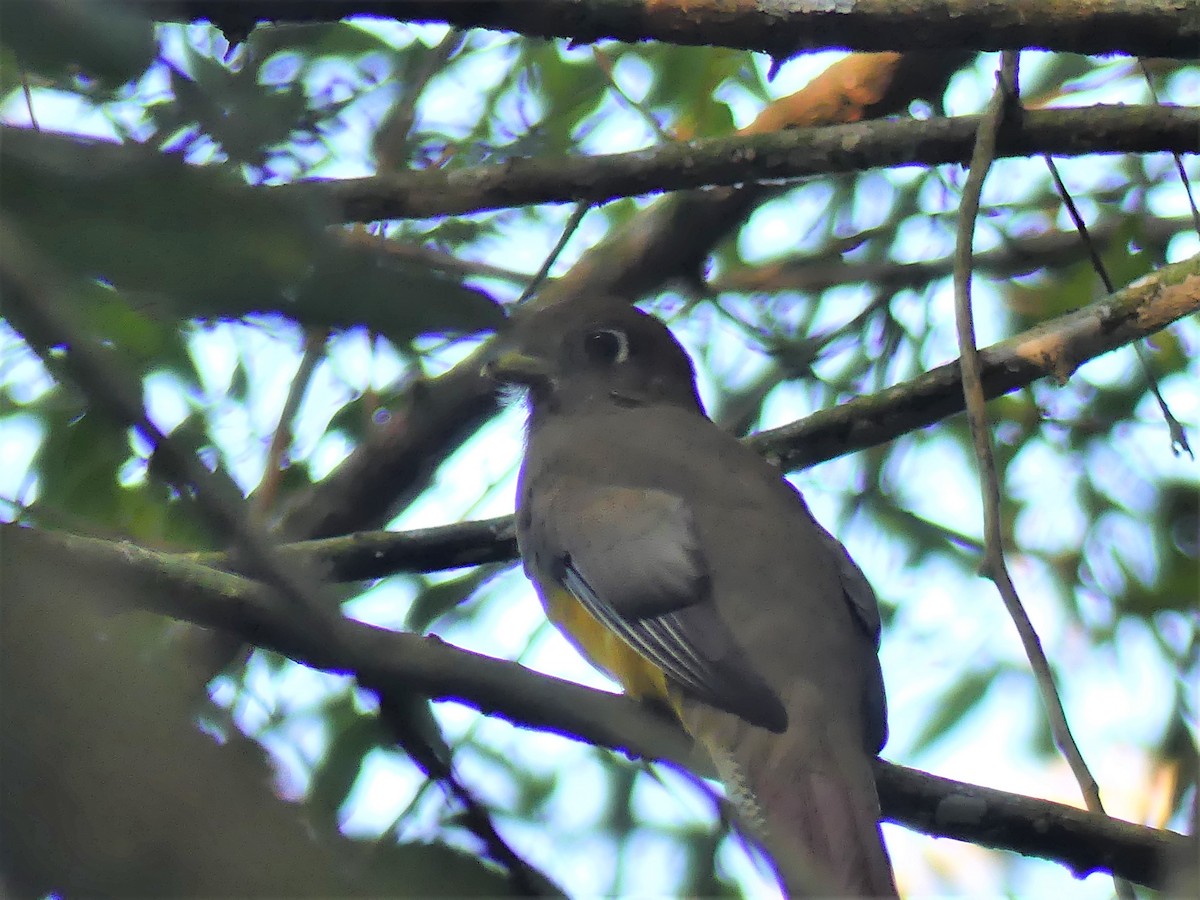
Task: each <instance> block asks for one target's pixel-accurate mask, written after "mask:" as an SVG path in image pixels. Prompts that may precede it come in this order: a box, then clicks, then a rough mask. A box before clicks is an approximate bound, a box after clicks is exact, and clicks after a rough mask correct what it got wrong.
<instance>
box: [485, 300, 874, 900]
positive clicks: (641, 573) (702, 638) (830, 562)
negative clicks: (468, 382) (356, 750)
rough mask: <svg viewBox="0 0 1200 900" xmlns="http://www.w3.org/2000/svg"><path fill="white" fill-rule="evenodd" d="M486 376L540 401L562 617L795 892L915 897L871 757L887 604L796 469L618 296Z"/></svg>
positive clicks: (548, 531)
mask: <svg viewBox="0 0 1200 900" xmlns="http://www.w3.org/2000/svg"><path fill="white" fill-rule="evenodd" d="M513 326H514V327H513V329H512V331H511V333H510V334H509V335H507V336H506V338H505V339H504V344H503V346H504V347H505V348H506V349H503V350H502V352H500V353H498V354H497V356H496V357H495V358H494V359H493V361H492V362H490V363H489V364H488V365H487V367H486V369H485V371H486V372H487V373H488V374H489V375H490V376H492V377H493V378H495V379H496V380H498V381H501V382H506V383H510V384H516V385H520V386H523V387H525V388H528V393H529V401H530V414H529V421H528V436H527V444H526V449H525V458H524V462H523V464H522V466H521V474H520V479H519V484H518V496H517V540H518V543H519V545H520V549H521V556H522V558H523V560H524V565H525V571H526V573H527V574H528V576H529V578H530V579H531V580H532V581H533V583H534V585H535V586H536V588H537V591H538V594H539V596H540V597H541V600H542V602H543V604H544V605H545V608H546V612H547V614H548V616H549V618H550V619H551V620H552V621H553V622H554V623H555V625H557V626H558V627H559V628H560V629H561V630H562V631H563V632H565V633H566V635H567V637H568V638H570V640H571V641H572V642H573V643H574V644H575V645H576V646H577V647H578V648H579V650H580V651H581V652H582V653H583V655H584V656H585V657H587V659H589V660H590V661H591V662H592V663H593V664H594V665H596V666H597V667H599V668H600V669H602V670H603V671H605V672H607V673H609V674H610V675H611V676H612V677H613V678H614V679H616V680H617V681H618V682H620V683H621V684H622V685H623V686H624V688H625V690H626V691H627V692H628V693H629V694H631V695H633V696H635V697H639V698H642V699H646V700H651V701H655V702H658V703H662V704H664V705H665V706H666V707H668V708H669V709H671V710H673V712H674V714H675V715H677V716H678V717H679V720H680V722H681V723H682V724H683V726H684V728H685V729H686V730H687V731H688V732H689V733H690V734H691V735H692V737H693V738H694V739H695V740H697V741H698V742H700V743H701V744H702V745H703V747H704V748H705V749H706V750H707V752H708V753H709V755H710V756H711V757H712V759H713V762H714V764H715V767H716V770H717V772H718V774H719V776H720V777H721V779H722V781H723V782H724V784H725V787H726V791H727V793H728V794H729V796H730V798H731V799H732V801H733V803H734V805H735V807H736V809H737V810H738V812H739V815H740V817H741V820H742V826H743V830H744V832H747V833H749V834H750V835H751V836H753V837H754V838H755V839H757V840H758V841H760V842H761V843H762V845H763V846H764V847H765V849H766V850H767V852H768V854H769V855H770V857H771V858H772V860H773V862H774V865H775V868H776V871H777V874H778V876H779V879H780V883H781V886H782V887H783V889H784V891H785V892H786V893H788V894H790V895H791V896H805V895H809V896H811V895H813V894H820V895H857V896H895V893H896V888H895V885H894V882H893V878H892V871H891V865H890V863H889V861H888V856H887V851H886V849H885V847H884V844H883V838H882V835H881V833H880V829H879V800H878V797H877V794H876V789H875V780H874V775H873V772H872V759H873V757H874V756H875V755H876V754H877V753H878V752H879V750H880V748H881V747H882V746H883V743H884V741H885V739H886V736H887V721H886V720H887V712H886V705H885V700H884V691H883V677H882V674H881V672H880V668H879V660H878V656H877V650H878V645H879V626H880V623H879V610H878V607H877V605H876V600H875V595H874V593H873V592H872V590H871V587H870V585H869V584H868V583H867V581H866V578H865V577H864V576H863V574H862V572H861V571H860V570H859V568H858V567H857V566H856V565H855V563H854V562H853V561H852V560H851V559H850V557H849V555H848V554H847V553H846V550H845V548H843V547H842V545H841V544H840V543H838V542H837V541H836V540H835V539H834V538H833V537H832V536H831V535H830V534H829V533H828V532H827V531H825V529H823V528H822V527H821V526H820V525H819V524H818V523H817V522H816V520H815V519H813V517H812V515H811V514H810V513H809V511H808V507H807V506H806V505H805V502H804V500H803V498H802V497H801V496H800V495H799V493H797V492H796V490H795V489H794V488H793V487H792V486H791V485H790V484H788V483H787V482H786V481H785V480H784V479H783V477H782V476H781V473H780V472H779V470H778V469H777V468H775V467H774V466H772V465H771V464H770V463H768V462H767V461H765V460H764V459H762V458H761V457H760V456H758V455H757V454H756V453H754V452H753V451H752V450H750V449H749V448H748V447H746V446H745V445H743V444H742V443H741V442H740V441H738V440H737V439H736V438H735V437H733V436H732V435H729V434H727V433H726V432H724V431H722V430H721V429H720V428H719V427H718V426H717V425H716V424H714V423H713V422H712V421H711V420H710V419H709V418H708V417H707V416H706V414H705V412H704V409H703V406H702V405H701V403H700V400H699V397H698V395H697V393H696V382H695V373H694V371H693V369H692V364H691V361H690V359H689V358H688V356H687V353H686V352H685V351H684V350H683V348H682V347H681V346H680V345H679V343H678V342H677V341H676V340H675V338H674V336H673V335H672V334H671V332H670V330H669V329H668V328H667V327H666V326H665V325H664V324H662V323H661V322H659V321H658V320H657V319H655V318H653V317H652V316H649V315H647V314H645V313H643V312H640V311H639V310H636V309H634V308H631V307H629V306H627V305H625V304H623V303H621V302H620V301H618V300H613V299H610V298H601V297H588V298H581V299H579V300H576V301H568V302H563V303H559V304H556V305H553V306H548V307H545V308H542V309H536V310H528V311H526V310H522V311H521V312H520V313H518V315H517V316H516V319H515V321H514V323H513Z"/></svg>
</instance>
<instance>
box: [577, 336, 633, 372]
mask: <svg viewBox="0 0 1200 900" xmlns="http://www.w3.org/2000/svg"><path fill="white" fill-rule="evenodd" d="M608 338H612V340H608ZM584 341H585V349H586V351H587V354H588V356H589V357H591V358H592V359H593V360H595V361H597V362H603V363H606V364H608V365H610V366H615V365H619V364H620V363H623V362H625V360H627V359H629V336H628V335H627V334H626V333H625V332H623V331H620V330H618V329H616V328H597V329H596V330H594V331H589V332H588V333H587V337H586V338H584Z"/></svg>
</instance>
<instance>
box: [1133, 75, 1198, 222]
mask: <svg viewBox="0 0 1200 900" xmlns="http://www.w3.org/2000/svg"><path fill="white" fill-rule="evenodd" d="M1137 62H1138V68H1140V69H1141V70H1142V76H1143V77H1144V78H1145V79H1146V87H1148V88H1149V89H1150V99H1151V100H1153V101H1154V102H1155V104H1156V105H1161V104H1162V101H1161V100H1159V99H1158V91H1156V90H1155V89H1154V79H1153V78H1151V77H1150V70H1149V69H1148V68H1146V61H1145V60H1144V59H1139V60H1138V61H1137ZM1171 156H1173V157H1174V158H1175V169H1176V171H1178V172H1179V180H1180V181H1181V182H1182V183H1183V190H1184V192H1185V193H1186V194H1187V198H1188V206H1190V207H1191V209H1192V224H1193V225H1194V226H1195V228H1196V234H1197V236H1200V209H1198V208H1197V207H1196V198H1195V196H1194V195H1193V194H1192V182H1191V179H1190V178H1188V173H1187V169H1185V168H1184V167H1183V157H1182V156H1180V155H1179V154H1178V153H1174V152H1172V153H1171Z"/></svg>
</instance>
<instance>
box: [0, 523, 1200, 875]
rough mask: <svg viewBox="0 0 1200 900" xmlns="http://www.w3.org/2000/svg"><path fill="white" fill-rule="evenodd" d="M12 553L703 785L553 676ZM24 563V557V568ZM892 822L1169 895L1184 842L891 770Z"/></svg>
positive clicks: (168, 571)
mask: <svg viewBox="0 0 1200 900" xmlns="http://www.w3.org/2000/svg"><path fill="white" fill-rule="evenodd" d="M0 539H3V540H22V541H36V542H38V543H40V544H42V546H43V547H45V548H46V549H48V550H49V551H52V552H53V553H54V554H55V555H54V556H53V557H52V558H54V559H61V560H69V561H70V564H71V565H73V566H78V567H80V568H81V569H83V570H86V571H88V572H90V573H92V574H93V576H94V577H96V578H99V579H104V580H105V583H108V584H112V583H114V582H118V580H119V582H118V583H120V584H121V585H122V586H124V587H125V588H126V589H125V590H123V591H114V592H112V593H114V594H116V595H118V596H120V598H121V601H122V602H124V603H128V604H129V607H130V608H140V609H147V610H150V611H153V612H157V613H160V614H163V615H167V616H171V617H173V618H177V619H183V620H186V621H190V622H194V623H196V624H199V625H203V626H206V627H211V628H219V629H223V630H227V631H230V632H233V633H235V634H237V635H238V636H240V637H241V638H243V639H244V640H247V641H251V642H253V643H255V644H257V645H258V646H261V647H265V648H268V649H271V650H275V651H277V652H280V653H283V654H285V655H287V656H289V657H290V658H292V659H294V660H295V661H297V662H299V663H302V664H304V665H308V666H311V667H313V668H318V669H324V670H326V671H331V672H338V673H343V674H348V675H354V676H355V677H357V678H358V679H360V680H361V681H362V682H364V683H368V684H371V685H372V686H377V687H380V688H384V689H390V690H395V691H417V692H419V693H424V694H427V695H429V696H430V697H432V698H433V699H437V700H454V701H457V702H461V703H465V704H467V705H468V706H471V707H473V708H475V709H478V710H480V711H481V712H484V713H487V714H491V715H497V716H500V717H502V718H504V719H506V720H508V721H510V722H513V723H514V724H517V725H520V726H523V727H530V728H537V729H542V730H548V731H553V732H555V733H558V734H563V735H566V736H568V737H572V738H576V739H579V740H584V741H587V742H589V743H592V744H595V745H598V746H604V747H609V748H612V749H615V750H619V751H622V752H626V753H631V754H635V755H638V756H643V757H647V758H651V759H664V760H669V761H672V762H674V763H676V764H682V765H685V766H688V767H689V768H693V769H695V770H698V771H701V772H704V771H707V769H708V764H707V763H706V762H705V761H704V760H703V759H701V758H699V757H698V751H696V749H695V748H694V747H693V746H692V744H691V742H690V741H689V739H688V737H687V735H686V734H685V733H684V732H683V730H682V729H680V728H679V727H678V726H677V725H676V724H675V723H673V722H671V721H670V720H668V719H667V718H666V717H664V716H662V715H660V714H657V713H654V712H652V711H651V710H649V709H648V708H646V707H644V706H642V705H641V704H638V703H637V702H635V701H633V700H630V699H628V698H626V697H622V696H618V695H614V694H608V693H605V692H603V691H598V690H594V689H592V688H586V687H583V686H582V685H578V684H573V683H571V682H568V681H564V680H562V679H559V678H553V677H550V676H546V675H540V674H537V673H535V672H532V671H531V670H529V669H526V668H524V667H523V666H520V665H518V664H516V663H512V662H506V661H502V660H497V659H491V658H489V657H486V656H481V655H479V654H476V653H471V652H469V651H466V650H461V649H458V648H456V647H452V646H451V645H449V644H446V643H444V642H443V641H441V640H439V639H437V638H423V637H420V636H418V635H415V634H405V633H399V632H391V631H386V630H384V629H382V628H376V627H374V626H371V625H365V624H363V623H360V622H353V621H350V620H348V619H341V620H339V622H338V624H337V628H336V630H337V640H336V641H334V642H331V641H330V640H329V635H327V634H324V633H321V632H319V631H317V630H314V629H306V628H304V627H298V626H297V623H296V621H295V615H294V610H293V607H292V606H291V605H290V604H289V603H287V602H286V601H284V600H283V599H282V598H280V596H279V595H278V594H276V593H274V592H272V591H271V590H269V589H268V588H267V587H266V586H265V585H263V584H261V583H259V582H255V581H251V580H249V579H246V578H242V577H240V576H237V575H231V574H228V573H225V572H221V571H218V570H216V569H211V568H209V567H207V566H204V565H200V564H198V563H195V562H192V561H190V560H186V559H183V558H181V557H179V556H175V555H171V554H165V553H158V552H155V551H151V550H147V549H145V548H143V547H139V546H136V545H134V544H130V543H125V542H120V543H117V542H110V541H104V540H100V539H97V538H89V537H81V536H77V535H70V534H65V533H61V532H41V531H37V530H33V529H21V528H17V527H15V526H11V525H6V526H0ZM17 558H19V557H17ZM877 773H878V779H879V790H880V798H881V802H882V806H883V811H884V815H885V817H886V818H887V819H889V820H890V821H893V822H897V823H899V824H902V825H905V826H907V827H910V828H914V829H916V830H918V831H922V832H924V833H926V834H930V835H935V836H938V837H950V838H955V839H957V840H966V841H971V842H976V843H980V844H983V845H986V846H989V847H994V848H998V849H1007V850H1013V851H1015V852H1019V853H1025V854H1029V855H1036V856H1040V857H1043V858H1046V859H1053V860H1056V861H1059V862H1061V863H1063V864H1064V865H1066V866H1068V867H1069V868H1071V870H1072V871H1074V872H1076V873H1078V874H1083V873H1086V872H1091V871H1094V870H1096V869H1104V870H1111V871H1113V872H1115V873H1117V874H1120V875H1122V876H1123V877H1126V878H1129V879H1130V880H1132V881H1136V882H1138V883H1140V884H1146V885H1149V886H1151V887H1154V886H1160V885H1162V884H1163V882H1164V880H1165V879H1166V878H1167V876H1168V873H1169V869H1170V867H1171V865H1172V864H1173V863H1174V861H1175V859H1176V858H1177V857H1181V856H1182V855H1183V854H1185V853H1187V852H1189V849H1190V845H1189V843H1188V841H1187V839H1186V838H1184V837H1183V836H1182V835H1178V834H1175V833H1173V832H1170V831H1159V830H1155V829H1152V828H1146V827H1143V826H1139V825H1134V824H1131V823H1127V822H1121V821H1119V820H1115V819H1110V818H1106V817H1103V816H1096V815H1093V814H1090V813H1087V812H1083V811H1081V810H1077V809H1072V808H1071V807H1068V806H1063V805H1061V804H1058V803H1051V802H1049V801H1046V800H1038V799H1035V798H1032V797H1022V796H1019V795H1015V794H1008V793H1005V792H1003V791H996V790H991V789H988V788H983V787H979V786H976V785H968V784H962V783H959V782H954V781H950V780H948V779H944V778H937V777H934V776H931V775H928V774H926V773H924V772H920V771H917V770H914V769H906V768H903V767H900V766H896V765H892V764H889V763H884V762H880V763H879V764H878V768H877Z"/></svg>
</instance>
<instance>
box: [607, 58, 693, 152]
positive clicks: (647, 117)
mask: <svg viewBox="0 0 1200 900" xmlns="http://www.w3.org/2000/svg"><path fill="white" fill-rule="evenodd" d="M592 58H593V59H594V60H595V61H596V68H598V69H599V70H600V72H601V73H602V74H603V75H604V78H605V80H606V81H607V82H608V85H609V87H610V88H612V92H613V94H615V95H616V97H617V100H618V102H620V103H621V105H622V106H625V107H626V108H627V109H629V110H630V111H631V112H633V113H635V114H636V115H637V116H639V117H640V118H641V119H642V120H643V121H644V122H645V123H646V125H647V127H649V128H650V130H651V131H653V132H654V133H655V134H656V135H658V139H659V140H661V141H670V142H673V141H674V140H675V137H674V136H673V135H671V134H669V133H668V132H667V130H666V129H665V128H663V127H662V125H661V124H660V123H659V121H658V119H656V118H654V114H653V113H651V112H650V110H648V109H647V108H646V107H645V105H644V104H642V103H638V102H637V101H636V100H634V99H633V98H632V97H630V96H629V94H627V93H626V92H625V89H624V88H623V87H621V85H619V84H617V79H616V76H615V74H614V73H613V61H612V57H610V56H609V55H608V54H607V53H606V52H605V51H604V50H603V49H602V48H601V47H596V46H593V47H592Z"/></svg>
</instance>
